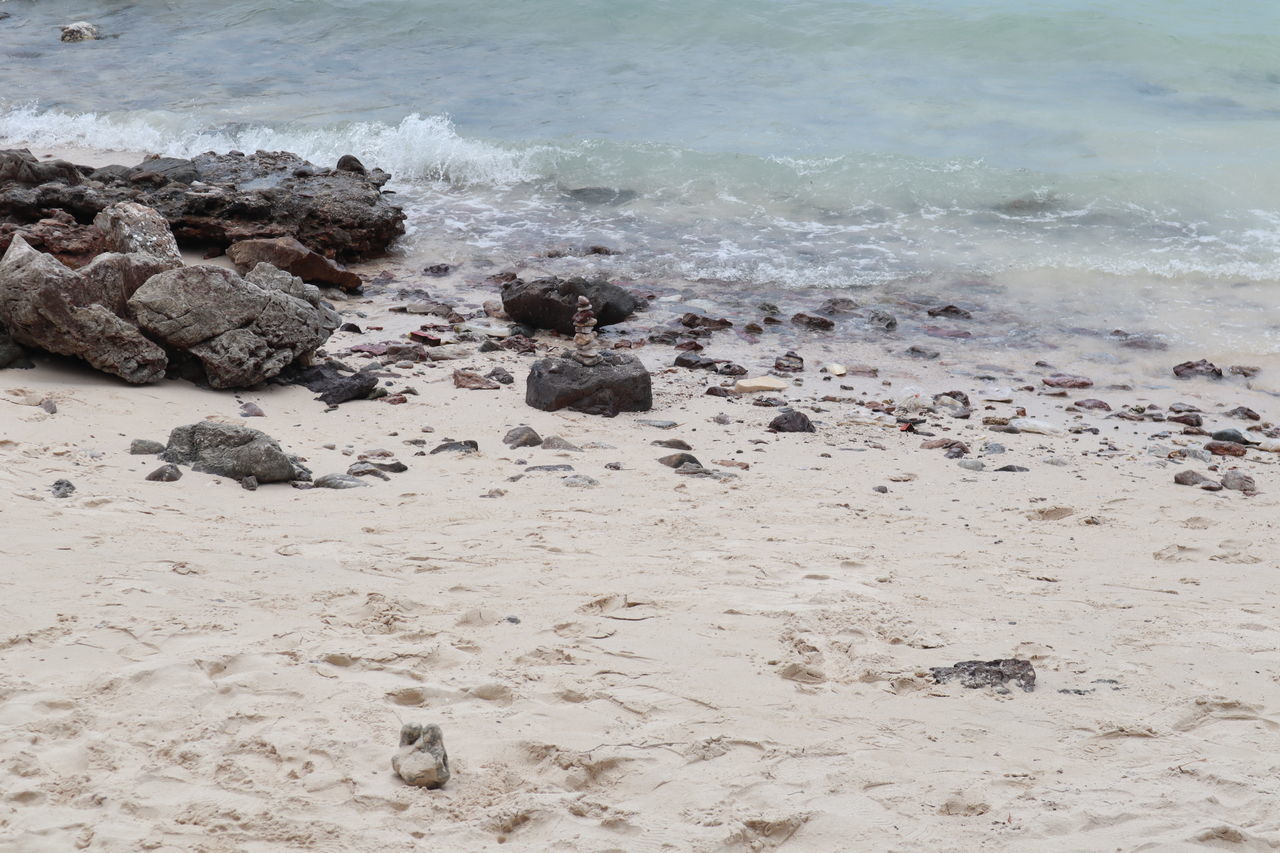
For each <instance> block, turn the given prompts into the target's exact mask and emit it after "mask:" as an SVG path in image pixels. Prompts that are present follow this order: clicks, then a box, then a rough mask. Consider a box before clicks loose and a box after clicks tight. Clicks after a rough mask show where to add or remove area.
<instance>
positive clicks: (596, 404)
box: [525, 352, 653, 417]
mask: <svg viewBox="0 0 1280 853" xmlns="http://www.w3.org/2000/svg"><path fill="white" fill-rule="evenodd" d="M525 402H526V403H527V404H529V405H530V406H532V407H533V408H535V409H541V410H543V411H546V412H554V411H557V410H559V409H571V410H573V411H575V412H584V413H586V414H589V415H604V416H605V417H613V416H614V415H616V414H618V413H619V412H647V411H649V410H650V409H652V408H653V382H652V379H651V378H650V377H649V371H648V370H646V369H645V366H644V364H643V363H641V361H640V359H638V358H636V357H635V356H632V355H625V354H622V353H617V352H602V353H600V362H599V363H598V364H594V365H590V366H588V365H584V364H581V363H580V362H578V361H577V360H576V359H573V358H543V359H539V360H538V361H535V362H534V363H533V365H532V366H531V367H530V369H529V376H528V379H527V381H526V385H525Z"/></svg>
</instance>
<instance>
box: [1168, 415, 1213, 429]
mask: <svg viewBox="0 0 1280 853" xmlns="http://www.w3.org/2000/svg"><path fill="white" fill-rule="evenodd" d="M1165 420H1168V421H1172V422H1173V423H1175V424H1182V425H1183V426H1189V427H1198V426H1204V419H1203V418H1201V417H1200V415H1198V414H1196V413H1195V412H1187V413H1186V414H1185V415H1169V416H1168V417H1167V418H1165Z"/></svg>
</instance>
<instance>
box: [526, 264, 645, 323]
mask: <svg viewBox="0 0 1280 853" xmlns="http://www.w3.org/2000/svg"><path fill="white" fill-rule="evenodd" d="M580 296H585V297H586V298H587V300H588V301H589V302H590V303H591V307H592V309H593V310H594V312H595V319H596V325H598V326H609V325H612V324H614V323H621V322H622V321H623V320H626V319H627V318H628V317H630V316H631V315H632V314H634V313H635V312H636V311H638V310H639V309H640V308H641V307H642V305H643V304H644V303H643V302H642V301H641V300H640V298H639V297H637V296H635V295H634V294H632V293H631V292H629V291H627V290H624V289H622V288H621V287H619V286H618V285H616V284H612V283H610V282H607V281H603V280H601V281H588V280H587V279H584V278H569V279H563V278H555V277H552V278H540V279H536V280H534V281H523V280H521V279H518V278H517V279H514V280H512V281H508V282H506V283H505V284H503V285H502V308H503V310H504V311H506V312H507V316H508V317H510V318H511V319H512V320H514V321H515V322H517V323H522V324H524V325H526V326H533V327H534V328H536V329H553V330H555V331H557V332H559V333H560V334H562V335H572V334H573V333H574V331H573V315H574V314H575V313H576V312H577V311H578V297H580Z"/></svg>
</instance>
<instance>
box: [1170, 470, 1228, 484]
mask: <svg viewBox="0 0 1280 853" xmlns="http://www.w3.org/2000/svg"><path fill="white" fill-rule="evenodd" d="M1173 482H1175V483H1177V484H1178V485H1179V486H1204V485H1205V484H1209V483H1212V484H1213V485H1215V486H1216V485H1218V484H1217V482H1216V481H1215V480H1211V479H1209V478H1208V477H1206V476H1205V475H1204V474H1201V473H1200V472H1199V471H1192V470H1191V469H1187V470H1185V471H1179V472H1178V473H1176V474H1174V475H1173Z"/></svg>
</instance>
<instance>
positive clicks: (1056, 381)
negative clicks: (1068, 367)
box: [1040, 373, 1093, 388]
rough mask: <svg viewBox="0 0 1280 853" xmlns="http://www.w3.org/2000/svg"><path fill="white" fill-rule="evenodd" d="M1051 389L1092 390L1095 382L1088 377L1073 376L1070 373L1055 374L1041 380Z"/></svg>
mask: <svg viewBox="0 0 1280 853" xmlns="http://www.w3.org/2000/svg"><path fill="white" fill-rule="evenodd" d="M1040 381H1041V382H1043V383H1044V384H1045V385H1048V386H1049V387H1050V388H1092V387H1093V380H1092V379H1090V378H1089V377H1087V376H1072V375H1071V374H1069V373H1055V374H1053V375H1052V376H1046V377H1045V378H1044V379H1041V380H1040Z"/></svg>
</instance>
